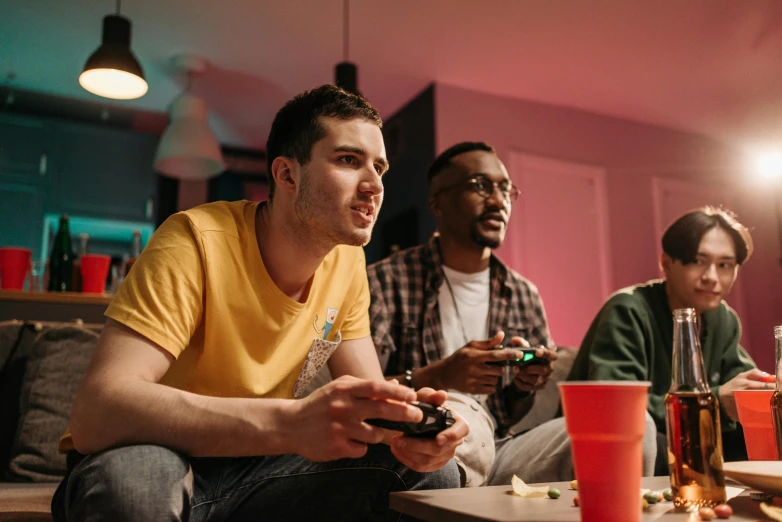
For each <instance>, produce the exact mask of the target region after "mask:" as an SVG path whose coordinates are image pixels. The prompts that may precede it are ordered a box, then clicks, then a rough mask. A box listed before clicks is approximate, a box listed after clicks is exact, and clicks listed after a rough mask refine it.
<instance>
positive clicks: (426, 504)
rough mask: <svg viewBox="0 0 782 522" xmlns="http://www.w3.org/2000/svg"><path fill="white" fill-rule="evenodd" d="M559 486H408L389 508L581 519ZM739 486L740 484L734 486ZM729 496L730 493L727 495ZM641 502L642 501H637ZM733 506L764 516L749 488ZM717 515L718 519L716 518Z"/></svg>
mask: <svg viewBox="0 0 782 522" xmlns="http://www.w3.org/2000/svg"><path fill="white" fill-rule="evenodd" d="M641 484H642V487H644V488H648V489H653V490H663V489H666V488H668V487H670V482H669V479H668V477H648V478H645V479H643V480H642V482H641ZM548 485H550V486H552V487H555V488H559V490H560V491H561V492H562V496H561V497H560V498H558V499H556V500H553V499H550V498H521V497H517V496H515V495H513V494H512V491H513V490H512V488H511V487H510V485H508V486H487V487H482V488H462V489H441V490H427V491H407V492H403V493H392V494H391V508H392V509H395V510H396V511H399V512H401V513H404V514H406V515H410V516H413V517H416V518H419V519H422V520H426V521H428V522H438V521H443V522H445V521H448V522H578V521H579V520H581V517H580V514H579V510H578V508H577V507H575V506H574V505H573V497H574V496H575V494H576V492H575V491H573V490H571V489H570V483H568V482H556V483H552V484H548ZM736 487H737V488H740V486H738V485H737V486H736ZM728 496H730V492H729V494H728ZM639 502H640V500H639ZM728 504H730V505H731V507H732V508H733V516H732V517H730V519H728V520H729V522H749V521H752V522H755V521H757V520H766V517H765V516H764V515H763V514H762V512H761V511H760V504H759V503H758V502H755V501H753V500H751V499H750V498H749V496H748V491H747V490H742V492H741V493H740V494H739V495H738V496H736V497H735V498H732V499H731V500H730V501H728ZM689 519H690V517H689V514H687V513H676V512H675V511H674V509H673V503H672V502H661V503H659V504H654V505H652V506H649V508H647V509H645V510H644V512H643V516H642V517H641V520H643V521H644V522H650V521H652V520H658V521H660V522H685V521H688V520H689ZM715 520H717V519H715Z"/></svg>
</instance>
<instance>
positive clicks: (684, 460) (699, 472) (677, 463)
mask: <svg viewBox="0 0 782 522" xmlns="http://www.w3.org/2000/svg"><path fill="white" fill-rule="evenodd" d="M665 420H666V424H667V427H668V465H669V467H670V471H671V493H672V494H673V503H674V506H676V507H677V508H681V509H687V510H695V509H698V508H699V507H714V506H716V505H717V504H722V503H723V502H725V500H726V497H725V475H724V473H723V471H722V462H723V461H722V434H721V431H720V405H719V401H718V400H717V397H716V395H714V393H712V391H711V389H710V388H709V385H708V383H707V382H706V373H705V371H704V369H703V355H702V354H701V345H700V341H699V340H698V329H697V316H696V314H695V310H694V309H693V308H681V309H678V310H674V312H673V383H672V384H671V389H670V390H668V394H667V395H666V396H665Z"/></svg>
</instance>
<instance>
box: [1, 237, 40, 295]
mask: <svg viewBox="0 0 782 522" xmlns="http://www.w3.org/2000/svg"><path fill="white" fill-rule="evenodd" d="M32 255H33V252H32V250H30V249H29V248H17V247H2V248H0V288H1V289H3V290H22V289H24V280H25V279H26V278H27V272H29V271H30V257H32Z"/></svg>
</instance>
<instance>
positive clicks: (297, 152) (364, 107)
mask: <svg viewBox="0 0 782 522" xmlns="http://www.w3.org/2000/svg"><path fill="white" fill-rule="evenodd" d="M323 116H326V117H331V118H338V119H340V120H352V119H353V118H363V119H365V120H368V121H371V122H372V123H374V124H375V125H377V126H378V127H380V128H382V127H383V120H382V119H381V118H380V114H379V113H378V112H377V110H376V109H375V108H374V107H372V105H371V104H370V103H369V102H368V101H366V100H365V99H364V98H362V97H361V96H358V95H356V94H351V93H349V92H347V91H345V90H343V89H340V88H339V87H335V86H334V85H321V86H320V87H317V88H315V89H312V90H309V91H306V92H303V93H301V94H299V95H298V96H296V97H295V98H293V99H292V100H290V101H289V102H288V103H286V104H285V105H284V106H283V107H282V109H280V110H279V112H277V115H276V116H275V117H274V122H273V123H272V128H271V131H269V139H268V140H267V141H266V168H267V169H268V177H269V199H272V197H274V178H273V177H272V163H273V162H274V160H275V159H276V158H277V157H279V156H285V157H288V158H294V159H295V160H297V161H298V162H299V163H300V164H302V165H305V164H306V163H307V162H308V161H309V160H310V154H311V153H312V146H313V145H315V143H316V142H317V141H318V140H321V139H323V137H324V136H326V129H325V128H324V127H323V124H322V123H321V121H320V118H321V117H323Z"/></svg>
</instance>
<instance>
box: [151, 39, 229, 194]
mask: <svg viewBox="0 0 782 522" xmlns="http://www.w3.org/2000/svg"><path fill="white" fill-rule="evenodd" d="M174 68H175V69H176V70H178V71H181V72H185V73H187V75H188V88H187V89H186V90H185V92H183V93H182V94H180V95H179V96H178V97H177V98H176V99H175V100H174V101H173V102H172V103H171V105H170V107H169V110H168V114H169V118H170V120H169V124H168V127H167V128H166V131H165V132H164V133H163V136H162V137H161V138H160V144H159V145H158V149H157V154H156V155H155V170H157V171H158V172H160V173H161V174H164V175H166V176H169V177H171V178H176V179H180V180H184V181H196V180H205V179H209V178H211V177H214V176H217V175H218V174H220V173H221V172H222V171H223V170H224V162H223V155H222V153H221V151H220V144H219V143H218V142H217V139H216V138H215V136H214V134H213V133H212V131H211V129H210V128H209V122H208V120H207V110H206V103H205V102H204V100H203V98H200V97H198V96H195V95H194V94H192V93H191V92H190V81H191V79H192V75H193V74H198V73H202V72H204V71H205V70H206V63H205V62H204V60H202V59H201V58H198V57H195V56H189V55H188V56H178V57H176V58H175V59H174Z"/></svg>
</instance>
